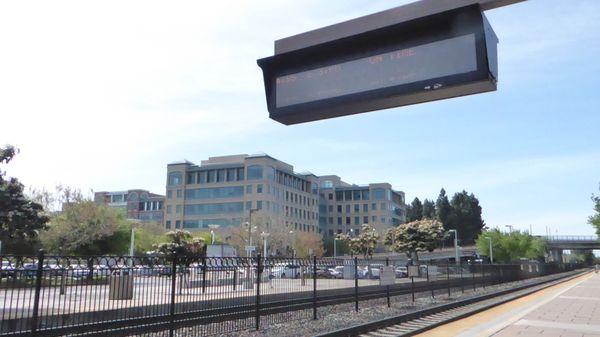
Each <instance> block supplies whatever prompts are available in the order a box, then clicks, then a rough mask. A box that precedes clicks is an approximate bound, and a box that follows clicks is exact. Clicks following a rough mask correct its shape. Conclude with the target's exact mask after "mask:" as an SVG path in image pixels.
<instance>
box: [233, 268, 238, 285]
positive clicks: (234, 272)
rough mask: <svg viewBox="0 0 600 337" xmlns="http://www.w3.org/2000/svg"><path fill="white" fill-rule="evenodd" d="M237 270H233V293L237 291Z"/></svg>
mask: <svg viewBox="0 0 600 337" xmlns="http://www.w3.org/2000/svg"><path fill="white" fill-rule="evenodd" d="M237 283H238V270H237V267H236V268H235V269H234V270H233V291H236V290H237Z"/></svg>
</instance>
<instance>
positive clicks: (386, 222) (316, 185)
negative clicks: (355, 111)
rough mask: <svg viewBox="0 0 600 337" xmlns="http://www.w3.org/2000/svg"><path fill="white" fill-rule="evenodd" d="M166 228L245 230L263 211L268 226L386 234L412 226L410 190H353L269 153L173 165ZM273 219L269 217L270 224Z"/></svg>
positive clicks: (379, 185)
mask: <svg viewBox="0 0 600 337" xmlns="http://www.w3.org/2000/svg"><path fill="white" fill-rule="evenodd" d="M166 194H167V197H166V199H165V205H166V206H165V227H166V228H167V229H175V228H181V229H188V230H208V228H215V227H219V228H226V227H228V226H240V225H241V224H242V223H243V222H246V221H248V219H249V215H250V210H259V211H260V213H261V214H262V218H261V219H263V220H262V221H267V222H268V223H267V226H285V228H289V229H290V230H295V231H303V232H315V233H321V234H323V236H324V237H326V238H327V237H332V236H334V235H335V234H337V233H355V234H359V233H360V229H361V227H362V225H363V224H365V223H370V224H373V225H374V226H375V227H376V228H377V229H378V230H380V231H382V232H383V231H384V230H385V229H387V228H390V227H392V226H394V225H397V224H400V223H403V222H404V221H405V214H406V206H405V204H404V193H403V192H400V191H395V190H393V189H392V186H391V185H390V184H388V183H376V184H369V185H360V186H359V185H353V184H348V183H345V182H343V181H342V180H341V179H340V177H338V176H334V175H331V176H316V175H314V174H312V173H297V172H294V167H293V166H292V165H290V164H287V163H285V162H282V161H280V160H277V159H275V158H273V157H271V156H269V155H266V154H260V155H245V154H244V155H231V156H220V157H210V158H209V159H208V160H203V161H201V163H200V165H196V164H194V163H191V162H189V161H183V162H176V163H171V164H169V165H167V186H166ZM265 219H266V220H265Z"/></svg>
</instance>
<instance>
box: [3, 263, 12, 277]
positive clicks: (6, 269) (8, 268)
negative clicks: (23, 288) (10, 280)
mask: <svg viewBox="0 0 600 337" xmlns="http://www.w3.org/2000/svg"><path fill="white" fill-rule="evenodd" d="M13 276H15V267H14V266H13V265H12V264H11V263H10V261H2V266H1V267H0V277H13Z"/></svg>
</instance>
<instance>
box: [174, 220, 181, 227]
mask: <svg viewBox="0 0 600 337" xmlns="http://www.w3.org/2000/svg"><path fill="white" fill-rule="evenodd" d="M175 228H181V220H177V221H175Z"/></svg>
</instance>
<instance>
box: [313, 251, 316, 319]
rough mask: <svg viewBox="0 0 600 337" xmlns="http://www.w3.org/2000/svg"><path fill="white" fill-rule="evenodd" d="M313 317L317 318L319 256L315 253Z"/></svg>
mask: <svg viewBox="0 0 600 337" xmlns="http://www.w3.org/2000/svg"><path fill="white" fill-rule="evenodd" d="M313 319H317V256H316V255H313Z"/></svg>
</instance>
